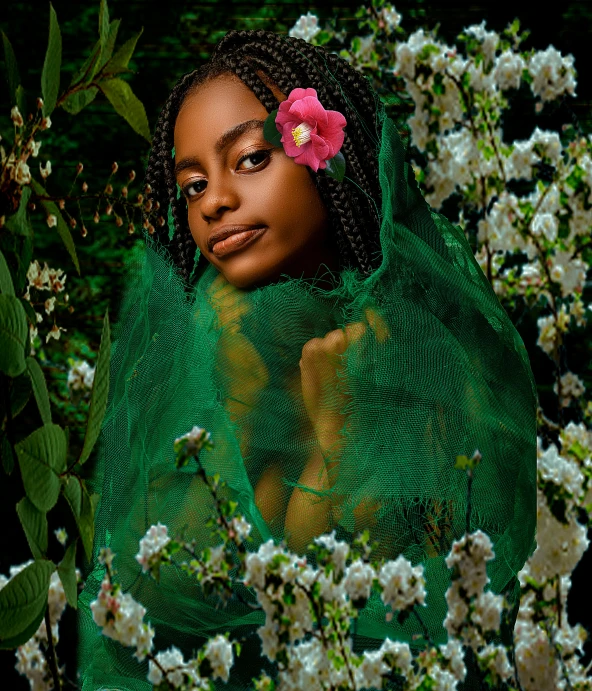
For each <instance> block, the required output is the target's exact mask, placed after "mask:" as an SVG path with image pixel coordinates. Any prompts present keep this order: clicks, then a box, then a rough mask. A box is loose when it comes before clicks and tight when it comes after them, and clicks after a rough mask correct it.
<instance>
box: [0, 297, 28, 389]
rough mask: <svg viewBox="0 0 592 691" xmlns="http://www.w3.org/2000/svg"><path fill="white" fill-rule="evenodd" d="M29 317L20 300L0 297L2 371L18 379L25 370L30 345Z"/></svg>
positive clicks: (0, 366) (0, 357)
mask: <svg viewBox="0 0 592 691" xmlns="http://www.w3.org/2000/svg"><path fill="white" fill-rule="evenodd" d="M28 339H29V327H28V325H27V315H26V314H25V310H24V308H23V306H22V305H21V303H20V301H19V299H18V298H16V297H14V296H13V295H4V294H2V295H0V371H1V372H4V374H7V375H8V376H9V377H18V375H19V374H22V372H23V371H24V369H25V366H26V365H25V346H26V345H28Z"/></svg>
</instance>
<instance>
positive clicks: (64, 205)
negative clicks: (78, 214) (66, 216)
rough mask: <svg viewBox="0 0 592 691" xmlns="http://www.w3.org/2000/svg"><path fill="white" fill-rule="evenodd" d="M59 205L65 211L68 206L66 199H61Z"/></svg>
mask: <svg viewBox="0 0 592 691" xmlns="http://www.w3.org/2000/svg"><path fill="white" fill-rule="evenodd" d="M58 206H59V207H60V209H62V211H63V210H64V209H65V208H66V200H65V199H60V200H59V201H58Z"/></svg>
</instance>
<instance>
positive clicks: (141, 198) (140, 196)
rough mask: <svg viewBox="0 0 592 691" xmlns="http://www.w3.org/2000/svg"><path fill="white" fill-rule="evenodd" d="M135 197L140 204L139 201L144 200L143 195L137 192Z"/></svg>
mask: <svg viewBox="0 0 592 691" xmlns="http://www.w3.org/2000/svg"><path fill="white" fill-rule="evenodd" d="M136 199H137V200H138V204H141V203H142V202H143V201H144V197H143V196H142V195H141V194H139V195H138V196H137V197H136Z"/></svg>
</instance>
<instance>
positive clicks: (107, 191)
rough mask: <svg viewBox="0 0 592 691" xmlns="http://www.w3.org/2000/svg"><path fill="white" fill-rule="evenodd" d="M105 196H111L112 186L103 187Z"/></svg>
mask: <svg viewBox="0 0 592 691" xmlns="http://www.w3.org/2000/svg"><path fill="white" fill-rule="evenodd" d="M105 194H113V185H107V186H106V187H105Z"/></svg>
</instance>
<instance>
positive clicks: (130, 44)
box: [105, 28, 144, 74]
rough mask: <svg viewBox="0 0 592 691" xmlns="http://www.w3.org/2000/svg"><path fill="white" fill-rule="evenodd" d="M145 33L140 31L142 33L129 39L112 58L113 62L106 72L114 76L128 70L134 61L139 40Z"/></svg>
mask: <svg viewBox="0 0 592 691" xmlns="http://www.w3.org/2000/svg"><path fill="white" fill-rule="evenodd" d="M143 32H144V29H143V28H142V29H140V31H139V32H138V33H137V34H136V35H135V36H132V37H131V38H129V39H128V40H127V41H126V42H125V43H124V44H123V45H122V46H121V47H120V48H118V50H117V51H116V53H115V55H114V56H113V57H112V58H111V60H109V62H108V63H107V65H106V66H105V72H107V73H111V72H112V73H113V74H116V73H117V72H120V71H125V70H127V66H128V65H129V61H130V60H131V59H132V55H133V54H134V50H135V49H136V44H137V42H138V39H139V38H140V36H141V35H142V33H143Z"/></svg>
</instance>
